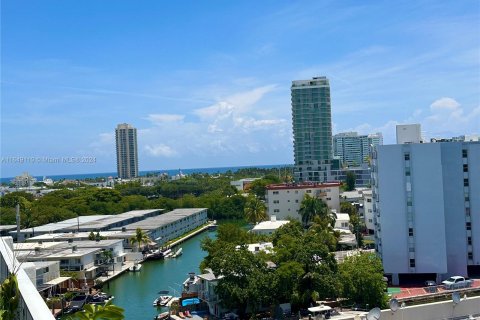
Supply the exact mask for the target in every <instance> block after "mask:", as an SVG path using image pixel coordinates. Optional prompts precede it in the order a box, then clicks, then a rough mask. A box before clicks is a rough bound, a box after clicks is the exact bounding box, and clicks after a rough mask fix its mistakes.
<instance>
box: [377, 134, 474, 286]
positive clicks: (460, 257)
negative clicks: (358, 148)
mask: <svg viewBox="0 0 480 320" xmlns="http://www.w3.org/2000/svg"><path fill="white" fill-rule="evenodd" d="M372 155H373V157H372V164H373V170H372V189H373V190H372V191H373V201H374V203H373V211H374V220H375V240H376V248H377V251H378V253H379V254H380V256H381V258H382V261H383V268H384V271H385V273H386V274H387V275H388V274H389V275H391V276H392V281H393V283H394V284H398V283H399V282H403V280H405V281H409V280H411V279H419V277H423V280H432V279H434V278H436V280H437V281H440V280H441V279H444V278H446V277H449V276H453V275H467V274H474V273H478V271H479V270H480V237H479V235H480V219H479V217H480V143H479V142H439V143H426V144H420V143H412V144H395V145H385V146H378V147H377V148H376V150H375V151H374V152H373V154H372ZM427 278H428V279H427Z"/></svg>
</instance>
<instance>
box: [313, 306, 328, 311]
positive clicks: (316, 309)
mask: <svg viewBox="0 0 480 320" xmlns="http://www.w3.org/2000/svg"><path fill="white" fill-rule="evenodd" d="M328 310H332V308H331V307H329V306H317V307H311V308H308V311H310V312H322V311H328Z"/></svg>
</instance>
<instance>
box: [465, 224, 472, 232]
mask: <svg viewBox="0 0 480 320" xmlns="http://www.w3.org/2000/svg"><path fill="white" fill-rule="evenodd" d="M466 227H467V230H472V223H471V222H467V223H466Z"/></svg>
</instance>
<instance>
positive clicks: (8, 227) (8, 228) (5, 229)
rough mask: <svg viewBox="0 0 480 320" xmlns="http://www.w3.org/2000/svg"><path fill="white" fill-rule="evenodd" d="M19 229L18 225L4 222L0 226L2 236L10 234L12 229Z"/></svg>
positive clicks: (0, 235)
mask: <svg viewBox="0 0 480 320" xmlns="http://www.w3.org/2000/svg"><path fill="white" fill-rule="evenodd" d="M16 229H17V226H16V225H14V224H4V225H1V226H0V237H5V236H8V235H9V234H10V232H11V231H14V230H16Z"/></svg>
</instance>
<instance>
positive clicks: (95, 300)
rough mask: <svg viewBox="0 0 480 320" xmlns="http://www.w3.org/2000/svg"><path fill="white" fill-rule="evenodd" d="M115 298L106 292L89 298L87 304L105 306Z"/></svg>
mask: <svg viewBox="0 0 480 320" xmlns="http://www.w3.org/2000/svg"><path fill="white" fill-rule="evenodd" d="M114 298H115V297H114V296H111V295H109V294H106V293H105V292H97V293H96V294H94V295H91V296H89V298H88V299H87V302H88V303H90V304H100V305H104V304H106V303H107V302H109V301H111V300H113V299H114Z"/></svg>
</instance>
